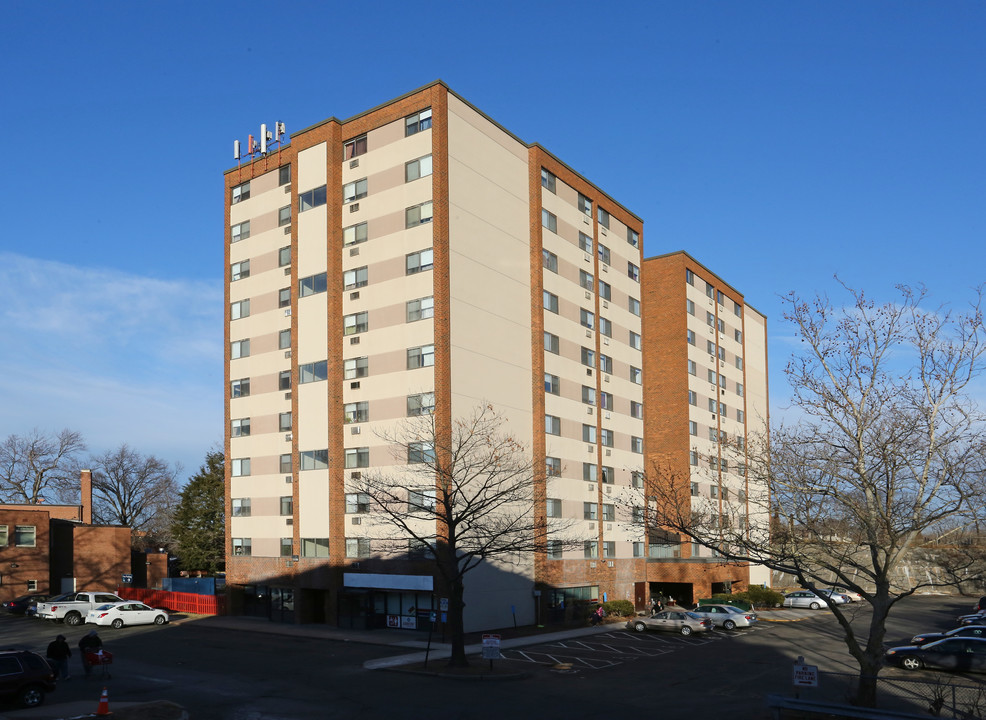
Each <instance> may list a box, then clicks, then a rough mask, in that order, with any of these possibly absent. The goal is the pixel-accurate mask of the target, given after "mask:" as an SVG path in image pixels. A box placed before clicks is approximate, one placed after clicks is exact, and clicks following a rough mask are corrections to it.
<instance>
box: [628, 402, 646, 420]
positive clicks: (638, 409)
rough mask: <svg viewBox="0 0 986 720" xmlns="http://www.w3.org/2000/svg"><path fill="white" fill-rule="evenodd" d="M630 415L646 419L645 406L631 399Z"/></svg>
mask: <svg viewBox="0 0 986 720" xmlns="http://www.w3.org/2000/svg"><path fill="white" fill-rule="evenodd" d="M630 416H631V417H635V418H637V419H638V420H643V419H644V406H643V404H642V403H639V402H637V401H636V400H631V401H630Z"/></svg>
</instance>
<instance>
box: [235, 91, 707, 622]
mask: <svg viewBox="0 0 986 720" xmlns="http://www.w3.org/2000/svg"><path fill="white" fill-rule="evenodd" d="M226 228H227V230H226V254H227V257H226V272H227V275H226V288H227V298H226V301H227V303H226V307H227V314H226V323H225V325H226V340H227V356H226V387H227V393H226V427H227V430H226V433H227V434H226V456H227V459H228V462H227V517H228V522H227V557H228V562H227V582H228V585H229V587H230V589H231V601H232V608H233V611H234V612H237V611H239V612H244V613H255V614H263V615H266V616H269V617H272V618H275V619H282V620H287V621H292V620H296V621H317V622H319V621H320V622H327V623H329V624H341V625H345V626H381V627H385V626H390V627H395V626H398V627H422V626H423V625H424V623H423V622H422V620H425V619H427V618H428V616H429V613H430V612H431V611H432V610H433V609H434V610H440V598H441V597H442V591H443V589H442V588H441V587H440V585H438V584H437V580H436V579H434V578H433V577H432V573H431V572H430V570H429V568H428V566H427V565H422V564H420V563H416V562H415V561H414V559H413V558H399V557H393V556H381V555H380V553H379V552H378V549H375V546H374V538H373V537H372V533H371V532H370V531H369V530H368V524H367V523H365V522H363V520H364V519H365V515H366V512H367V511H368V510H369V508H368V507H367V506H366V503H365V501H364V499H363V498H361V497H360V496H359V495H358V493H356V492H354V489H355V483H354V481H355V480H356V479H357V478H358V477H359V473H363V472H371V471H375V470H380V469H393V467H394V462H395V460H394V458H393V456H392V452H391V451H392V448H391V447H389V446H388V444H387V443H386V442H384V441H383V440H381V439H380V437H379V432H381V431H386V430H388V429H390V428H393V427H394V426H395V424H397V423H399V422H400V421H401V420H402V419H405V418H407V417H408V416H412V415H416V414H421V413H434V415H435V419H436V425H437V426H438V427H440V428H442V427H445V428H447V427H448V426H449V423H450V422H451V420H452V419H454V418H457V417H464V416H467V415H469V414H470V413H471V412H472V411H473V409H474V408H475V407H477V406H478V405H480V404H483V403H485V402H491V403H493V404H494V405H495V407H496V409H497V411H498V412H499V413H500V414H501V415H502V416H503V417H505V418H506V419H507V422H508V430H509V431H510V432H511V433H512V434H513V435H514V436H515V437H517V438H518V439H519V440H521V441H522V442H525V443H526V444H527V445H529V447H530V448H531V450H532V453H533V456H534V459H535V462H536V463H537V464H538V465H539V466H540V464H541V463H544V466H545V467H546V477H545V478H541V479H538V480H536V481H535V482H536V483H537V487H536V492H537V495H538V497H539V498H543V499H544V502H543V503H541V502H539V503H538V507H537V508H536V509H535V512H536V513H537V514H538V515H540V516H542V517H544V518H545V521H546V522H548V523H551V521H552V518H555V517H561V518H568V519H570V520H572V521H574V523H575V526H576V527H575V528H574V530H575V532H577V533H578V534H579V536H580V537H584V538H586V539H585V540H584V542H583V543H582V545H581V546H580V547H578V548H574V549H573V548H570V547H567V546H566V547H560V546H558V545H551V546H549V548H548V550H547V552H546V553H541V554H536V555H532V556H531V557H526V558H521V559H520V562H519V563H517V564H514V565H512V566H510V567H487V568H484V569H482V570H481V571H478V572H476V573H472V574H470V576H469V578H468V581H467V587H466V603H467V607H468V610H467V613H466V629H467V630H469V629H478V628H489V627H502V626H505V625H507V624H509V623H511V622H513V621H514V615H515V616H516V621H517V622H520V623H531V622H534V621H535V618H536V617H537V613H539V612H540V613H547V612H549V610H550V609H552V608H554V609H556V610H557V609H558V608H561V607H564V606H565V605H566V604H567V605H568V606H569V607H571V604H572V603H571V602H568V603H565V604H563V603H562V602H561V601H562V599H563V598H564V599H567V600H569V601H571V600H577V599H585V600H589V599H597V598H599V599H602V598H603V597H607V598H609V599H617V598H626V599H629V600H631V601H633V602H635V603H636V604H638V605H641V606H642V604H643V603H644V602H646V600H647V599H648V597H649V592H650V589H651V588H650V587H648V583H652V582H654V580H653V578H652V575H653V572H652V568H651V566H652V565H653V563H651V562H649V561H648V557H647V555H648V548H647V544H646V538H645V537H644V534H643V532H642V529H640V528H636V527H634V526H633V525H632V524H630V523H625V522H619V521H618V519H617V518H616V505H617V502H618V501H617V498H619V497H620V495H621V494H622V493H623V492H624V491H626V490H629V489H631V488H633V487H634V486H638V487H639V486H640V477H639V471H640V470H641V469H643V467H644V458H645V456H644V445H645V439H644V437H645V433H644V417H645V415H644V412H645V406H646V403H645V399H644V397H645V387H646V384H645V379H647V373H648V370H647V368H646V367H645V354H646V353H645V352H644V347H645V345H644V343H645V339H646V336H647V333H648V332H649V331H648V330H647V329H646V328H645V322H644V319H643V317H642V312H643V311H642V304H643V303H642V301H643V298H642V288H641V279H642V267H645V265H644V262H643V258H642V233H643V225H642V221H641V220H640V219H639V218H638V217H636V216H635V215H633V214H632V213H631V212H629V211H628V210H627V209H625V208H624V207H622V206H621V205H620V204H619V203H618V202H616V201H615V200H613V199H612V198H611V197H609V196H608V195H607V194H606V193H604V192H603V191H602V190H600V189H599V188H598V187H596V186H594V185H592V184H590V183H589V182H588V181H586V180H585V179H584V178H582V177H581V176H579V175H578V174H577V173H575V172H573V171H572V170H571V169H570V168H568V167H567V166H566V165H565V164H563V163H562V162H560V161H559V160H558V159H557V158H555V157H554V156H552V155H551V154H550V153H548V152H547V151H545V150H544V149H543V148H542V147H540V146H539V145H537V144H533V145H532V144H528V143H524V142H522V141H520V140H519V139H518V138H516V137H515V136H513V135H511V134H510V133H509V132H508V131H506V130H504V129H503V128H502V127H500V126H499V125H498V124H497V123H496V122H494V121H493V120H491V119H490V118H488V117H487V116H485V115H484V114H483V113H481V112H480V111H478V110H477V109H476V108H474V107H473V106H471V105H470V104H469V103H467V102H466V101H464V100H463V99H462V98H460V97H459V96H458V95H456V94H455V93H453V92H452V91H451V90H449V89H448V87H447V86H445V85H444V84H443V83H441V82H436V83H433V84H431V85H428V86H426V87H424V88H421V89H419V90H417V91H414V92H412V93H410V94H408V95H405V96H403V97H401V98H398V99H396V100H394V101H392V102H389V103H386V104H384V105H382V106H380V107H377V108H375V109H373V110H370V111H368V112H365V113H363V114H360V115H357V116H356V117H353V118H350V119H348V120H344V121H342V120H337V119H335V118H330V119H329V120H326V121H324V122H322V123H319V124H318V125H314V126H312V127H310V128H307V129H305V130H302V131H300V132H298V133H294V134H293V135H292V136H291V139H290V144H288V145H285V146H283V147H280V148H279V149H278V150H277V151H276V152H269V153H267V154H266V155H263V156H260V157H257V158H256V159H254V160H253V161H251V162H249V163H247V164H243V165H242V166H240V167H237V168H235V169H231V170H229V171H227V173H226ZM653 372H658V373H659V372H661V369H660V368H659V367H658V368H656V369H654V370H653ZM655 567H656V566H655ZM703 591H704V588H703Z"/></svg>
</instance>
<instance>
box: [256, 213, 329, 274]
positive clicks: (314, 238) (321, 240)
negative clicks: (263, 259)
mask: <svg viewBox="0 0 986 720" xmlns="http://www.w3.org/2000/svg"><path fill="white" fill-rule="evenodd" d="M325 208H326V206H322V207H317V208H312V209H311V210H306V211H305V212H303V213H301V215H300V216H299V217H298V219H297V220H296V221H295V222H297V223H298V257H297V258H295V262H296V263H297V265H298V277H299V278H304V277H308V276H309V275H314V274H315V273H320V272H325V268H326V267H327V262H328V261H327V259H326V237H327V235H326V233H327V229H326V228H327V222H328V220H327V213H326V209H325ZM275 263H276V253H275ZM251 265H252V263H251Z"/></svg>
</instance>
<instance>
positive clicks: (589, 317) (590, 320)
mask: <svg viewBox="0 0 986 720" xmlns="http://www.w3.org/2000/svg"><path fill="white" fill-rule="evenodd" d="M579 324H580V325H581V326H582V327H586V328H589V329H590V330H591V329H592V328H593V327H595V316H594V315H593V314H592V313H591V312H589V311H588V310H586V309H585V308H579Z"/></svg>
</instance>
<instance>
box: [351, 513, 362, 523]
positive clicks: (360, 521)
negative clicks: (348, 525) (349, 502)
mask: <svg viewBox="0 0 986 720" xmlns="http://www.w3.org/2000/svg"><path fill="white" fill-rule="evenodd" d="M362 524H363V518H361V517H359V516H358V515H357V516H356V517H354V518H353V525H362Z"/></svg>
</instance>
